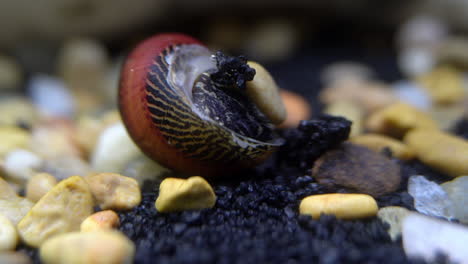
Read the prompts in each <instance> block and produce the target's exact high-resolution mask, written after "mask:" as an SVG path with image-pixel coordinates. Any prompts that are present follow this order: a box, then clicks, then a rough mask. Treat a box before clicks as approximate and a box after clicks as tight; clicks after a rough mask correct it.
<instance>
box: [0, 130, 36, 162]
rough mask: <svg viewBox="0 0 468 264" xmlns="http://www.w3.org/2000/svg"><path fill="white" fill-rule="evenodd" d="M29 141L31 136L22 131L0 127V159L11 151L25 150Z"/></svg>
mask: <svg viewBox="0 0 468 264" xmlns="http://www.w3.org/2000/svg"><path fill="white" fill-rule="evenodd" d="M30 140H31V136H30V135H29V133H28V132H26V131H25V130H23V129H20V128H17V127H13V126H4V127H0V157H3V156H5V155H6V154H7V153H8V152H10V151H12V150H15V149H19V148H27V147H28V145H29V142H30Z"/></svg>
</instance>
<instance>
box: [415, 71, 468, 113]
mask: <svg viewBox="0 0 468 264" xmlns="http://www.w3.org/2000/svg"><path fill="white" fill-rule="evenodd" d="M418 81H419V83H421V84H422V86H423V87H424V88H426V89H427V90H428V92H429V95H430V96H431V97H432V100H433V102H435V103H436V104H452V103H456V102H460V101H461V100H463V97H464V96H465V91H464V89H463V74H462V73H461V72H460V71H458V70H457V69H456V68H454V67H451V66H448V65H441V66H438V67H437V68H435V69H434V70H433V71H431V72H429V73H427V74H425V75H423V76H421V77H419V78H418Z"/></svg>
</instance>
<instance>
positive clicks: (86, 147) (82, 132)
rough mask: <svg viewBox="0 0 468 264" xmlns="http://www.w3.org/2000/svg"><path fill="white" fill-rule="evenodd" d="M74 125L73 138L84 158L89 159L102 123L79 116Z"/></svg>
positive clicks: (95, 119)
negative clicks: (75, 126) (75, 125)
mask: <svg viewBox="0 0 468 264" xmlns="http://www.w3.org/2000/svg"><path fill="white" fill-rule="evenodd" d="M76 124H77V128H76V133H75V134H73V137H74V139H75V141H76V142H77V144H78V146H79V147H80V148H81V149H82V150H83V152H84V154H85V157H89V155H90V154H91V152H92V151H93V149H94V146H95V145H96V142H97V140H98V138H99V134H100V133H101V131H102V129H103V126H102V123H101V122H100V120H99V119H97V118H92V117H90V116H81V117H80V118H79V119H78V121H77V123H76Z"/></svg>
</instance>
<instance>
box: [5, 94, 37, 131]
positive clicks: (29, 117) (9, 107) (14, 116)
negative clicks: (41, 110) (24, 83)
mask: <svg viewBox="0 0 468 264" xmlns="http://www.w3.org/2000/svg"><path fill="white" fill-rule="evenodd" d="M37 116H38V114H37V110H36V109H35V108H34V106H33V105H32V104H31V102H30V101H29V100H28V99H26V98H25V97H20V96H5V97H3V98H1V99H0V125H3V126H16V125H18V123H24V124H28V125H31V124H33V123H34V122H35V121H36V120H37Z"/></svg>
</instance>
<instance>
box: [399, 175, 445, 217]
mask: <svg viewBox="0 0 468 264" xmlns="http://www.w3.org/2000/svg"><path fill="white" fill-rule="evenodd" d="M408 193H409V194H410V195H411V196H413V198H414V208H416V210H417V211H418V212H420V213H422V214H425V215H429V216H434V217H443V218H446V219H451V218H453V217H454V214H453V205H452V201H451V200H450V198H449V196H448V195H447V193H446V192H445V191H444V189H442V187H440V186H439V185H438V184H437V183H435V182H431V181H429V180H427V179H426V178H425V177H424V176H420V175H414V176H411V177H410V179H409V181H408Z"/></svg>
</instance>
